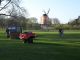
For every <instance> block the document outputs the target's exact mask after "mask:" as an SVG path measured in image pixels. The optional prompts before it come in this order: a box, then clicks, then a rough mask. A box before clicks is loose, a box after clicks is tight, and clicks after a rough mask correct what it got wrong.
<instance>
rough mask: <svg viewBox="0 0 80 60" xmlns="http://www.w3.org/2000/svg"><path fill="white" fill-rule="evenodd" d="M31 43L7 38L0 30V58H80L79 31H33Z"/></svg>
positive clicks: (39, 59)
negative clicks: (60, 35)
mask: <svg viewBox="0 0 80 60" xmlns="http://www.w3.org/2000/svg"><path fill="white" fill-rule="evenodd" d="M35 33H36V34H37V38H36V39H35V40H34V43H33V44H24V43H23V42H22V41H21V40H19V39H17V40H14V39H13V40H12V39H7V38H6V35H5V33H4V31H1V32H0V60H80V32H79V31H78V32H77V31H76V32H73V31H71V32H65V34H64V37H59V35H58V33H57V32H35Z"/></svg>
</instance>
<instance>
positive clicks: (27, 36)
mask: <svg viewBox="0 0 80 60" xmlns="http://www.w3.org/2000/svg"><path fill="white" fill-rule="evenodd" d="M35 37H36V35H35V33H32V32H24V33H20V35H19V38H20V39H22V40H23V41H24V43H33V39H34V38H35Z"/></svg>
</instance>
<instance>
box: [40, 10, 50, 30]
mask: <svg viewBox="0 0 80 60" xmlns="http://www.w3.org/2000/svg"><path fill="white" fill-rule="evenodd" d="M43 12H44V14H43V15H42V16H41V28H42V29H47V27H48V21H49V17H48V14H49V12H50V9H49V10H48V11H47V12H45V11H43Z"/></svg>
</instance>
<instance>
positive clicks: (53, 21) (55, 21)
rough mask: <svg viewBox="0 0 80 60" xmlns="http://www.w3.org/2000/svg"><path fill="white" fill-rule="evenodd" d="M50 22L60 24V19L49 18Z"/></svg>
mask: <svg viewBox="0 0 80 60" xmlns="http://www.w3.org/2000/svg"><path fill="white" fill-rule="evenodd" d="M51 21H52V24H60V21H59V19H58V18H51Z"/></svg>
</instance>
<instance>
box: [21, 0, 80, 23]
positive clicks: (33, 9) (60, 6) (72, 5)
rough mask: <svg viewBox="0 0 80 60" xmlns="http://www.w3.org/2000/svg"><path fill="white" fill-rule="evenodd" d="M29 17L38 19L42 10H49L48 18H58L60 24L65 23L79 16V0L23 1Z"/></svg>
mask: <svg viewBox="0 0 80 60" xmlns="http://www.w3.org/2000/svg"><path fill="white" fill-rule="evenodd" d="M22 6H23V7H25V8H26V9H27V10H28V12H29V16H30V17H37V18H38V19H40V17H41V15H42V14H43V12H42V11H43V10H45V11H46V12H47V10H48V9H49V8H50V13H49V17H50V18H58V19H59V20H60V22H61V23H67V22H68V21H69V20H70V19H74V18H77V17H78V16H79V15H80V0H23V1H22Z"/></svg>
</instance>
